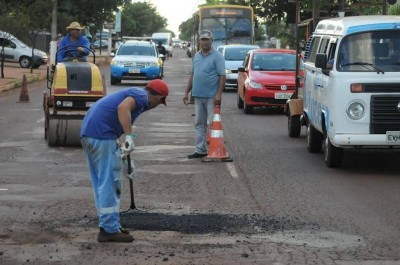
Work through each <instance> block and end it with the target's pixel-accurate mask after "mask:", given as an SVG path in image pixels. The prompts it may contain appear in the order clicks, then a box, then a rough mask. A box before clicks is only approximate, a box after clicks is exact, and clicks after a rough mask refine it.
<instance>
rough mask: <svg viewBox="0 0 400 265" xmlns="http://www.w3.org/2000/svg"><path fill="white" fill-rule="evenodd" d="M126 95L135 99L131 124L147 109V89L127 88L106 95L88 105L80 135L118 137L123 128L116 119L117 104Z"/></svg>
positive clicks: (107, 138)
mask: <svg viewBox="0 0 400 265" xmlns="http://www.w3.org/2000/svg"><path fill="white" fill-rule="evenodd" d="M127 97H133V98H134V99H135V103H136V108H135V110H133V111H132V112H131V124H133V123H134V122H135V120H136V119H137V117H139V115H140V114H142V113H143V112H144V111H146V110H148V105H149V99H148V94H147V91H145V90H144V89H142V88H135V87H133V88H128V89H124V90H121V91H118V92H116V93H113V94H110V95H107V96H105V97H103V98H101V99H99V100H98V101H96V103H95V104H93V106H91V107H90V109H89V111H88V112H87V113H86V115H85V118H84V119H83V122H82V126H81V132H80V137H81V138H82V137H92V138H96V139H100V140H112V139H117V138H118V137H120V136H121V135H122V134H123V133H124V130H123V129H122V126H121V123H120V122H119V119H118V106H119V104H120V103H121V102H122V101H123V100H124V99H126V98H127Z"/></svg>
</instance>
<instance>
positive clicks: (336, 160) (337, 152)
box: [324, 136, 343, 167]
mask: <svg viewBox="0 0 400 265" xmlns="http://www.w3.org/2000/svg"><path fill="white" fill-rule="evenodd" d="M342 158H343V149H342V148H340V147H336V146H334V145H333V144H332V143H331V140H329V137H328V136H325V140H324V160H325V164H326V165H327V166H328V167H340V166H341V164H342Z"/></svg>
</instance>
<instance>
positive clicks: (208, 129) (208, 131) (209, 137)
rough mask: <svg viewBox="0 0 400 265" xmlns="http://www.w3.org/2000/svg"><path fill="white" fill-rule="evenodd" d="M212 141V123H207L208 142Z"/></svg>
mask: <svg viewBox="0 0 400 265" xmlns="http://www.w3.org/2000/svg"><path fill="white" fill-rule="evenodd" d="M210 141H211V125H210V124H207V144H210Z"/></svg>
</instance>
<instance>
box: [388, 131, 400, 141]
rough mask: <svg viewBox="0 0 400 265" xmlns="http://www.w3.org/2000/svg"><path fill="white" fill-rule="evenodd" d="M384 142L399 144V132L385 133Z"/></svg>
mask: <svg viewBox="0 0 400 265" xmlns="http://www.w3.org/2000/svg"><path fill="white" fill-rule="evenodd" d="M386 142H387V143H388V144H400V132H399V131H387V132H386Z"/></svg>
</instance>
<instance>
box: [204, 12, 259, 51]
mask: <svg viewBox="0 0 400 265" xmlns="http://www.w3.org/2000/svg"><path fill="white" fill-rule="evenodd" d="M251 27H252V25H251V20H250V19H247V18H204V19H203V21H202V28H203V29H204V30H210V31H212V32H213V35H214V43H213V46H215V47H217V46H219V45H224V44H229V43H235V44H252V28H251Z"/></svg>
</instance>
